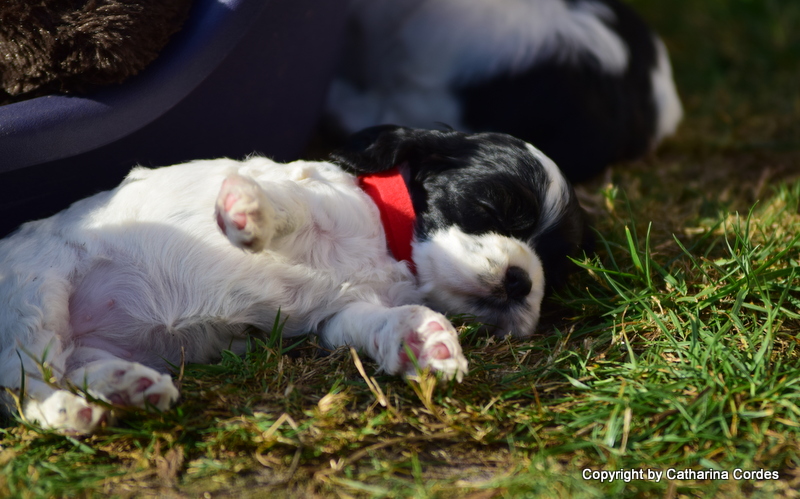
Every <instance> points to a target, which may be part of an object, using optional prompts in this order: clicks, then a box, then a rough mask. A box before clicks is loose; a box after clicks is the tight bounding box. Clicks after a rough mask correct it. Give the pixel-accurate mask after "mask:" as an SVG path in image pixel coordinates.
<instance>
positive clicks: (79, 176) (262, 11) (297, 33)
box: [0, 0, 346, 235]
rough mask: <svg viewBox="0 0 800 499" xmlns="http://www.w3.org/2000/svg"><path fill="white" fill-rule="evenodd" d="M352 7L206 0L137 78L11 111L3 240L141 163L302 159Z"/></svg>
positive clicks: (2, 191) (3, 143) (4, 156)
mask: <svg viewBox="0 0 800 499" xmlns="http://www.w3.org/2000/svg"><path fill="white" fill-rule="evenodd" d="M345 1H346V0H196V2H195V4H194V5H193V7H192V11H191V12H190V16H189V19H188V20H187V22H186V24H185V25H184V28H183V29H182V30H181V31H180V32H179V33H177V34H176V35H175V36H174V37H173V40H172V41H171V42H170V43H169V45H168V46H167V47H166V48H165V50H164V51H163V52H162V54H161V55H160V56H159V58H158V59H157V60H156V61H155V62H154V63H153V64H151V65H150V66H149V67H148V68H146V69H145V70H144V71H143V72H142V73H141V74H139V75H137V76H136V77H134V78H131V79H130V80H128V81H126V82H125V83H123V84H121V85H118V86H114V87H107V88H105V89H104V90H102V91H100V92H98V93H96V94H94V95H91V96H82V97H76V96H63V95H51V96H46V97H40V98H36V99H31V100H28V101H23V102H19V103H15V104H10V105H7V106H2V107H0V235H3V234H6V233H8V232H9V231H11V230H13V228H14V227H16V226H17V225H19V224H20V223H22V222H24V221H26V220H33V219H37V218H41V217H43V216H47V215H49V214H51V213H54V212H56V211H58V210H60V209H63V208H65V207H66V206H68V205H69V203H71V202H73V201H75V200H77V199H80V198H82V197H85V196H87V195H89V194H92V193H94V192H97V191H99V190H102V189H108V188H111V187H113V186H115V185H116V184H118V183H119V182H120V181H121V179H122V178H123V177H124V175H125V174H126V173H127V171H128V170H129V169H130V168H131V167H132V166H134V165H137V164H141V165H146V166H162V165H168V164H174V163H179V162H182V161H188V160H192V159H200V158H211V157H221V156H227V157H236V158H241V157H244V156H246V155H248V154H252V153H259V154H265V155H267V156H270V157H273V158H275V159H278V160H282V161H285V160H290V159H296V158H297V157H299V155H300V154H301V153H302V152H303V149H304V148H305V146H306V144H307V141H308V140H309V138H310V136H311V134H312V133H313V130H314V128H315V126H316V124H317V121H318V119H319V116H320V114H321V110H322V105H323V101H324V96H325V92H326V90H327V87H328V84H329V82H330V79H331V77H332V75H333V70H334V67H335V63H336V61H337V59H338V55H339V48H340V45H341V40H342V32H343V28H344V13H345V6H344V4H345Z"/></svg>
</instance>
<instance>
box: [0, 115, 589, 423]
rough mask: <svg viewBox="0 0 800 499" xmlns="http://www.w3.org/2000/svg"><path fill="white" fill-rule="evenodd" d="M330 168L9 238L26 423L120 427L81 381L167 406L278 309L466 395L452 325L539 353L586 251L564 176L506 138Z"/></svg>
mask: <svg viewBox="0 0 800 499" xmlns="http://www.w3.org/2000/svg"><path fill="white" fill-rule="evenodd" d="M333 161H334V162H333V163H331V162H311V161H296V162H293V163H289V164H278V163H275V162H273V161H271V160H269V159H267V158H262V157H252V158H249V159H247V160H245V161H241V162H239V161H233V160H229V159H218V160H209V161H196V162H192V163H187V164H183V165H176V166H171V167H165V168H159V169H152V170H150V169H145V168H136V169H134V170H133V171H132V172H131V173H130V174H129V175H128V177H127V178H126V179H125V181H124V182H123V183H122V184H121V185H120V186H119V187H117V188H116V189H114V190H111V191H107V192H102V193H99V194H97V195H95V196H92V197H90V198H87V199H84V200H82V201H79V202H77V203H75V204H73V205H72V206H71V207H70V208H68V209H67V210H65V211H63V212H61V213H58V214H56V215H55V216H53V217H51V218H48V219H44V220H40V221H36V222H30V223H28V224H25V225H23V226H22V227H21V228H20V229H19V230H18V231H17V232H16V233H14V234H12V235H11V236H9V237H7V238H6V239H3V240H2V241H0V303H2V306H0V386H3V387H7V388H10V389H11V390H12V391H16V392H17V393H18V394H19V397H20V398H21V400H22V404H23V405H22V409H23V412H24V414H25V416H26V417H27V418H28V419H30V420H38V421H39V423H41V424H42V425H43V426H45V427H49V428H56V429H59V430H61V431H66V432H77V433H90V432H92V431H94V430H95V429H96V428H97V426H98V425H99V424H100V423H101V422H102V421H104V420H106V419H107V418H108V414H109V413H108V410H107V408H106V407H105V406H104V405H103V404H97V403H93V402H91V401H90V400H87V399H86V398H85V397H84V396H83V395H82V394H81V393H73V392H71V391H69V390H67V389H65V388H67V387H68V385H69V383H73V384H75V385H77V386H79V387H84V388H85V389H86V390H87V393H89V394H91V395H92V396H93V397H96V398H97V399H101V400H107V401H109V402H111V403H113V404H119V405H130V406H138V407H147V406H153V407H156V408H159V409H166V408H167V407H169V406H170V405H171V404H172V403H174V402H175V401H176V399H177V398H178V391H177V389H176V388H175V386H174V385H173V383H172V380H171V378H170V376H169V375H168V374H166V372H167V371H168V367H169V365H170V364H172V365H177V364H179V363H180V361H181V359H182V352H183V355H185V357H184V358H185V361H186V362H195V363H198V362H199V363H207V362H213V361H215V360H216V359H218V358H219V355H220V351H221V350H223V349H231V350H233V351H235V352H240V353H241V352H243V351H244V350H245V348H246V344H247V336H246V334H247V331H248V330H249V329H250V326H255V327H257V328H259V329H262V330H270V329H271V328H272V326H273V321H274V320H275V318H276V313H277V312H278V310H280V311H281V313H282V314H283V316H284V317H288V319H287V320H286V323H285V325H284V328H283V334H284V335H286V336H293V335H300V334H304V333H309V332H313V333H316V334H317V335H319V337H320V339H321V341H322V342H323V343H324V344H326V345H327V346H330V347H331V348H335V347H338V346H341V345H352V346H353V347H356V348H358V349H361V350H362V351H364V352H365V353H366V354H367V355H369V356H370V357H372V358H373V359H374V360H375V361H376V362H377V364H378V366H379V368H380V369H382V370H384V371H385V372H387V373H392V374H394V373H397V374H401V373H410V372H414V369H415V367H414V360H413V359H412V358H410V356H409V355H408V353H407V352H408V350H407V349H410V351H411V352H412V353H413V356H414V357H416V360H417V362H418V364H419V365H420V366H421V367H430V368H431V369H432V370H434V371H437V372H439V373H441V375H442V376H443V377H444V378H446V379H449V378H455V379H457V380H460V379H461V378H462V376H463V375H464V374H465V373H466V371H467V361H466V359H465V358H464V356H463V354H462V351H461V347H460V345H459V341H458V335H457V333H456V331H455V329H454V328H453V326H452V325H451V324H450V322H449V321H448V320H447V319H446V318H445V316H444V315H442V313H466V314H473V315H475V316H476V317H477V318H478V319H479V320H481V321H482V322H484V323H487V324H489V325H493V326H494V327H495V328H496V332H497V334H499V335H505V334H508V333H510V334H513V335H515V336H519V337H524V336H528V335H530V334H532V333H533V331H534V329H535V327H536V324H537V322H538V320H539V315H540V310H541V305H542V297H543V296H544V294H545V292H546V289H547V288H548V287H552V286H557V285H558V284H559V283H561V282H563V280H564V279H565V276H566V274H567V272H568V271H569V262H568V259H567V256H569V255H577V253H578V252H579V251H580V250H581V247H582V246H583V245H584V244H585V243H586V242H587V240H588V231H587V228H586V220H585V218H584V213H583V212H582V210H581V208H580V206H579V205H578V203H577V201H576V198H575V194H574V192H573V190H572V188H571V186H570V184H569V183H568V182H567V181H566V180H565V178H564V177H563V176H562V174H561V172H560V171H559V169H558V167H557V166H556V165H555V163H553V161H552V160H550V159H549V158H548V157H547V156H545V155H544V154H542V153H541V152H540V151H539V150H537V149H536V148H534V147H533V146H531V145H529V144H527V143H525V142H523V141H522V140H519V139H516V138H513V137H510V136H508V135H503V134H497V133H481V134H465V133H462V132H456V131H428V130H415V129H409V128H403V127H394V126H382V127H376V128H372V129H368V130H365V131H363V132H361V133H360V134H357V135H356V136H355V137H353V139H352V140H351V141H350V142H349V144H348V145H347V146H346V147H344V148H343V149H342V150H341V151H340V152H338V153H336V154H335V155H334V156H333ZM342 168H345V169H347V170H350V171H351V172H354V173H356V174H357V175H358V178H357V177H356V176H354V175H353V174H350V173H347V172H346V171H344V170H343V169H342ZM387 240H388V247H387ZM390 251H391V252H390ZM415 274H416V275H415ZM42 367H45V368H46V369H45V370H44V372H43V371H42V369H41V368H42ZM45 373H47V374H45ZM43 374H44V375H43ZM53 380H55V382H53ZM23 386H24V393H21V391H22V388H23Z"/></svg>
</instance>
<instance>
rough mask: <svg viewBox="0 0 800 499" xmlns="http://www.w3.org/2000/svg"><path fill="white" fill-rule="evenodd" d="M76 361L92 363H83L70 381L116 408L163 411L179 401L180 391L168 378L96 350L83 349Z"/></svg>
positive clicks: (70, 377)
mask: <svg viewBox="0 0 800 499" xmlns="http://www.w3.org/2000/svg"><path fill="white" fill-rule="evenodd" d="M75 358H77V360H79V361H81V360H83V359H91V360H90V361H89V362H87V363H85V364H84V363H83V362H81V364H82V365H81V367H79V368H77V369H74V370H73V371H71V372H70V373H69V375H68V376H69V379H70V380H71V381H72V382H73V383H75V384H76V385H78V386H79V387H82V388H86V389H87V390H88V391H89V392H90V393H97V394H100V395H101V396H103V397H104V398H106V399H107V400H108V401H110V402H111V403H112V404H115V405H122V406H135V407H141V408H145V407H153V408H156V409H158V410H162V411H163V410H166V409H169V407H170V406H171V405H172V404H173V403H174V402H176V401H177V400H178V389H177V388H175V385H174V384H173V383H172V378H171V377H170V376H169V375H168V374H161V373H159V372H158V371H155V370H154V369H151V368H149V367H146V366H143V365H141V364H139V363H137V362H129V361H126V360H122V359H119V358H117V357H115V356H113V355H112V354H110V353H107V352H104V351H101V350H98V349H95V348H82V349H81V350H80V351H77V352H75V353H74V354H73V357H72V358H71V360H73V359H75Z"/></svg>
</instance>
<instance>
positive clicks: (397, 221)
mask: <svg viewBox="0 0 800 499" xmlns="http://www.w3.org/2000/svg"><path fill="white" fill-rule="evenodd" d="M358 185H359V186H360V187H361V189H363V190H364V192H366V193H367V195H369V197H371V198H372V200H373V201H374V202H375V204H376V205H378V210H380V212H381V222H382V223H383V231H384V232H385V233H386V242H387V243H388V245H389V251H391V252H392V256H394V257H395V258H396V259H397V260H400V261H403V260H405V261H406V262H408V266H409V268H411V271H412V272H416V268H415V267H414V261H413V260H412V259H411V240H412V239H413V237H414V222H415V221H416V219H417V215H416V213H414V206H413V205H412V204H411V196H410V195H409V193H408V188H407V187H406V182H405V180H403V176H402V175H401V174H400V170H399V168H397V167H395V168H392V169H391V170H387V171H385V172H380V173H371V174H369V175H360V176H359V177H358Z"/></svg>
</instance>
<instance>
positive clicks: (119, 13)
mask: <svg viewBox="0 0 800 499" xmlns="http://www.w3.org/2000/svg"><path fill="white" fill-rule="evenodd" d="M190 4H191V0H136V1H130V0H129V1H125V0H2V1H0V105H2V104H8V103H10V102H15V101H19V100H24V99H29V98H32V97H38V96H41V95H47V94H51V93H68V94H73V93H84V92H87V91H91V90H93V89H95V88H97V87H98V86H101V85H109V84H114V83H120V82H122V81H123V80H125V79H126V78H128V77H130V76H133V75H135V74H136V73H138V72H139V71H141V70H142V69H143V68H144V67H145V66H147V65H148V64H149V63H150V62H152V61H153V60H154V59H155V58H156V56H157V55H158V54H159V52H160V51H161V49H162V48H163V47H164V46H165V45H166V44H167V41H168V40H169V38H170V36H172V35H173V34H174V33H175V32H176V31H178V30H179V29H180V27H181V25H182V24H183V21H184V20H185V19H186V15H187V13H188V11H189V6H190Z"/></svg>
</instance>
